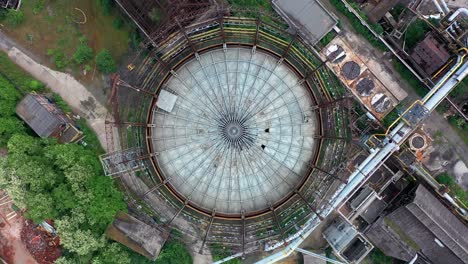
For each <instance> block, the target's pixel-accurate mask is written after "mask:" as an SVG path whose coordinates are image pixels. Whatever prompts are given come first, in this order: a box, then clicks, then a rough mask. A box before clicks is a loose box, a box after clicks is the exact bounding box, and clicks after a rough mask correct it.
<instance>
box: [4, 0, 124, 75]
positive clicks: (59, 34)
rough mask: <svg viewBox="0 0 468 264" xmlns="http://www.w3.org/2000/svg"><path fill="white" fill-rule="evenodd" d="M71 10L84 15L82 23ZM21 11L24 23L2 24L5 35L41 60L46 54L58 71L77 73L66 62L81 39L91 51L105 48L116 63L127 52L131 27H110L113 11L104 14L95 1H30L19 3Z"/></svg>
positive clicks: (114, 9) (81, 19)
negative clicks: (4, 25)
mask: <svg viewBox="0 0 468 264" xmlns="http://www.w3.org/2000/svg"><path fill="white" fill-rule="evenodd" d="M75 8H78V9H80V10H82V11H83V12H84V14H85V15H86V23H84V24H80V23H78V22H83V21H84V20H85V18H84V16H83V15H82V13H81V12H80V11H78V10H77V9H75ZM21 10H22V12H23V13H24V21H23V22H22V23H21V24H20V25H18V26H16V27H14V28H13V27H12V26H8V25H6V32H7V34H8V35H9V36H11V37H12V38H14V39H15V40H16V41H17V42H19V43H20V44H21V45H23V46H25V47H28V49H30V50H31V51H33V52H34V53H36V54H41V55H42V56H44V57H45V56H46V55H47V53H49V54H50V56H49V57H50V59H51V62H52V63H53V64H55V65H56V68H58V69H63V68H66V67H70V68H71V69H73V70H74V71H75V73H76V72H79V67H78V65H70V64H69V63H68V62H70V60H71V58H72V57H73V55H74V53H75V52H76V50H77V48H78V47H80V45H81V42H80V39H81V38H82V37H83V36H85V37H86V38H87V39H88V45H89V47H90V48H92V49H93V50H94V51H99V50H102V49H107V50H109V51H110V53H111V54H112V56H113V57H114V59H116V60H118V59H120V58H121V57H122V56H123V55H124V54H125V53H126V52H127V49H128V46H129V43H130V35H129V32H131V31H132V28H131V26H130V25H128V24H122V23H120V24H119V27H118V28H117V27H116V26H114V24H115V23H114V20H116V18H119V17H120V16H121V14H120V13H119V11H118V10H117V9H116V8H113V9H111V10H110V12H108V13H106V14H108V15H106V14H105V12H103V11H102V7H101V5H100V4H99V3H98V1H95V0H82V1H73V0H56V1H43V0H31V1H23V3H22V5H21Z"/></svg>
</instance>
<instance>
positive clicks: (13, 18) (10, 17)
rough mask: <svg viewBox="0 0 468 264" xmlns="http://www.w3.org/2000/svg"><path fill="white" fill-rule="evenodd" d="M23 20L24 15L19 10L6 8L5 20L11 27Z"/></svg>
mask: <svg viewBox="0 0 468 264" xmlns="http://www.w3.org/2000/svg"><path fill="white" fill-rule="evenodd" d="M23 21H24V15H23V12H21V11H15V10H12V9H9V10H8V13H7V14H6V22H7V24H9V25H10V26H12V27H17V26H19V25H20V24H21V23H23Z"/></svg>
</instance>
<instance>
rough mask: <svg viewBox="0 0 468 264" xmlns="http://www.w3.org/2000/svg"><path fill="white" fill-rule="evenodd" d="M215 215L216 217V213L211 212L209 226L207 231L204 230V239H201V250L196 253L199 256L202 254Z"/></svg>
mask: <svg viewBox="0 0 468 264" xmlns="http://www.w3.org/2000/svg"><path fill="white" fill-rule="evenodd" d="M215 215H216V211H213V212H211V220H210V224H209V225H208V229H206V233H205V237H204V238H203V242H202V245H201V248H200V250H199V251H198V253H200V254H203V247H204V246H205V243H206V239H207V238H208V235H209V234H210V230H211V226H212V225H213V221H214V218H215Z"/></svg>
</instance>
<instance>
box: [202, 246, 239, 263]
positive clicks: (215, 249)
mask: <svg viewBox="0 0 468 264" xmlns="http://www.w3.org/2000/svg"><path fill="white" fill-rule="evenodd" d="M210 250H211V254H212V256H213V261H218V260H222V259H224V258H227V257H229V256H232V255H233V253H232V252H231V251H230V250H229V249H228V248H226V247H225V246H223V245H219V244H213V245H211V246H210ZM224 263H227V264H241V263H242V261H241V260H240V259H239V258H235V259H231V260H229V261H226V262H224Z"/></svg>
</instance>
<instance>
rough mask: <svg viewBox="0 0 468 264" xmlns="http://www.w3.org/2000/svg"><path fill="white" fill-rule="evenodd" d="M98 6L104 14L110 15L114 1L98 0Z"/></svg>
mask: <svg viewBox="0 0 468 264" xmlns="http://www.w3.org/2000/svg"><path fill="white" fill-rule="evenodd" d="M99 6H100V8H101V10H102V13H103V14H104V15H107V16H108V15H110V14H111V13H112V7H113V6H114V3H113V1H112V0H99Z"/></svg>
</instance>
